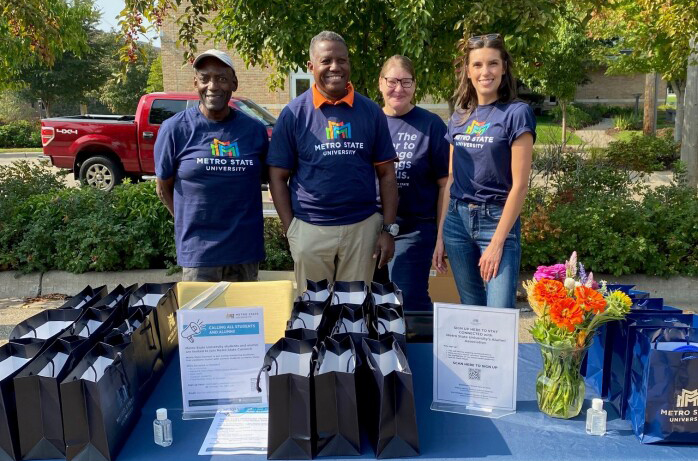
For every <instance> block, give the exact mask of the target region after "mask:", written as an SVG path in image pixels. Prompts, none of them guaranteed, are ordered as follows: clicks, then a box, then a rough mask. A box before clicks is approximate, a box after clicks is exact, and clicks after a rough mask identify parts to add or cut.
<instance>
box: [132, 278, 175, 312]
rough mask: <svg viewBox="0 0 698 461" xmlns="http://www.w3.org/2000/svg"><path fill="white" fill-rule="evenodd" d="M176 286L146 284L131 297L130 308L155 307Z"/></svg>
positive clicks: (173, 283) (171, 284)
mask: <svg viewBox="0 0 698 461" xmlns="http://www.w3.org/2000/svg"><path fill="white" fill-rule="evenodd" d="M175 285H176V283H175V282H171V283H144V284H143V285H141V286H140V287H138V289H137V290H134V291H133V292H132V293H131V295H130V296H129V300H128V306H129V307H130V306H152V307H155V306H157V305H158V302H160V299H161V298H162V297H163V296H165V294H166V293H167V292H168V291H170V289H172V287H174V286H175Z"/></svg>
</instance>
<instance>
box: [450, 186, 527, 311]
mask: <svg viewBox="0 0 698 461" xmlns="http://www.w3.org/2000/svg"><path fill="white" fill-rule="evenodd" d="M503 209H504V207H503V206H502V205H495V204H469V203H467V202H464V201H462V200H457V199H453V198H452V199H450V202H449V204H448V214H447V215H446V220H445V221H444V229H443V239H444V247H445V249H446V255H448V260H449V263H450V265H451V270H452V271H453V278H454V279H455V281H456V287H457V288H458V295H459V296H460V301H461V303H462V304H468V305H474V306H489V307H510V308H513V307H516V286H517V283H518V278H519V265H520V264H521V221H520V219H517V220H516V222H515V223H514V226H513V227H512V229H511V231H509V235H507V238H506V240H505V242H504V249H503V252H502V259H501V261H500V263H499V271H498V273H497V274H496V276H495V277H493V278H492V279H491V280H490V281H489V282H488V283H485V282H484V281H483V280H482V277H481V276H480V267H479V266H478V262H479V261H480V256H481V255H482V253H483V252H484V251H485V249H486V248H487V245H489V243H490V241H491V240H492V236H493V235H494V231H495V230H496V229H497V224H499V219H500V218H501V217H502V210H503Z"/></svg>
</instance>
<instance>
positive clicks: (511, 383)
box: [434, 303, 519, 412]
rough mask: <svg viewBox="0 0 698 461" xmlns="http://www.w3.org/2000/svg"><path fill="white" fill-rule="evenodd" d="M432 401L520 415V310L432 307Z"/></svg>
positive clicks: (451, 305)
mask: <svg viewBox="0 0 698 461" xmlns="http://www.w3.org/2000/svg"><path fill="white" fill-rule="evenodd" d="M434 314H435V315H434V403H440V404H445V405H456V406H462V407H467V408H470V409H482V410H484V411H502V412H506V411H509V412H514V411H516V378H517V363H518V360H517V359H518V342H519V338H518V324H519V311H518V309H504V308H494V307H482V306H464V305H460V304H446V303H435V304H434Z"/></svg>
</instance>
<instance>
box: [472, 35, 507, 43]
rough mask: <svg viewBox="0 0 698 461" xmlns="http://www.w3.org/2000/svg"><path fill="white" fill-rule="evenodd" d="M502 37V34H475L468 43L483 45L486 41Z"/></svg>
mask: <svg viewBox="0 0 698 461" xmlns="http://www.w3.org/2000/svg"><path fill="white" fill-rule="evenodd" d="M501 39H502V36H501V34H487V35H473V36H472V37H470V38H469V39H468V45H474V46H482V45H484V44H485V42H493V41H495V40H501Z"/></svg>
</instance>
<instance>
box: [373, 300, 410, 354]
mask: <svg viewBox="0 0 698 461" xmlns="http://www.w3.org/2000/svg"><path fill="white" fill-rule="evenodd" d="M373 313H374V315H373V322H372V324H373V329H374V330H375V335H374V336H373V338H374V339H376V338H377V339H382V338H383V337H384V336H385V335H392V336H393V337H394V338H395V340H396V341H397V342H398V343H399V344H400V348H401V349H402V351H403V353H404V354H405V355H407V336H406V335H407V327H406V325H405V314H404V312H403V310H402V305H400V304H388V303H385V304H376V306H375V307H374V308H373Z"/></svg>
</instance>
